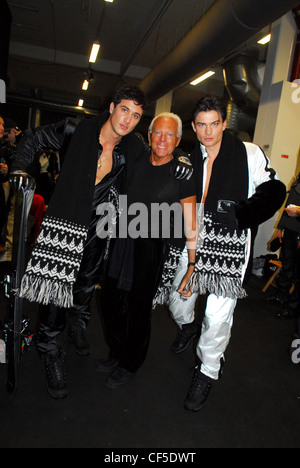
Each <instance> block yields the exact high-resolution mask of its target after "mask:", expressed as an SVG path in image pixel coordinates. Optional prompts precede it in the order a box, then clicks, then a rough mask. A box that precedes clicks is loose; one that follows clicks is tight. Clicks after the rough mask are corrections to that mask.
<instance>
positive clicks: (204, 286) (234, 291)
mask: <svg viewBox="0 0 300 468" xmlns="http://www.w3.org/2000/svg"><path fill="white" fill-rule="evenodd" d="M189 288H191V291H192V293H198V294H200V295H204V294H206V293H209V294H214V295H215V296H217V297H228V298H230V299H245V298H246V297H247V293H246V291H245V289H244V288H243V286H242V281H241V280H240V279H238V278H230V277H226V276H221V275H218V274H215V273H199V272H196V273H194V274H193V276H192V277H191V279H190V281H189V283H188V284H187V289H189Z"/></svg>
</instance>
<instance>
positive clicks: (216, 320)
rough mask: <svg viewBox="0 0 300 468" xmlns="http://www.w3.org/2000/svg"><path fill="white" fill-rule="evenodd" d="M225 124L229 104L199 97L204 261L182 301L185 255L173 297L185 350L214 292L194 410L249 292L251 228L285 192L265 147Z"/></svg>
mask: <svg viewBox="0 0 300 468" xmlns="http://www.w3.org/2000/svg"><path fill="white" fill-rule="evenodd" d="M226 125H227V122H226V109H225V108H224V106H223V105H222V102H220V101H219V100H218V99H216V98H214V97H209V96H208V97H205V98H203V99H201V100H200V101H199V102H198V103H197V105H196V106H195V109H194V112H193V121H192V127H193V130H194V132H195V133H196V136H197V140H198V141H197V143H196V146H195V149H194V152H193V154H192V156H191V161H192V164H193V167H194V174H195V181H196V191H197V202H198V203H199V204H200V205H199V206H200V209H199V226H200V234H199V245H198V249H197V262H196V267H195V273H194V279H193V283H192V287H191V290H192V292H188V293H187V295H186V297H185V300H184V301H183V300H182V298H181V296H180V294H179V293H178V292H177V289H178V285H179V284H180V282H181V279H182V276H183V274H184V272H185V269H186V265H187V261H188V260H187V256H186V253H185V252H184V253H183V256H182V258H181V261H180V264H179V266H178V269H177V273H176V278H175V280H174V284H173V292H172V294H171V298H170V302H169V304H170V306H169V307H170V310H171V313H172V315H173V317H174V319H175V321H176V323H177V325H178V326H179V329H180V330H179V335H178V338H177V340H176V342H175V343H174V345H173V352H175V353H180V352H182V351H183V350H184V349H186V348H187V346H188V344H189V343H190V341H191V340H192V339H193V338H194V337H195V336H196V335H197V333H198V327H197V326H196V324H195V321H194V308H195V302H196V299H197V297H198V295H199V294H208V299H207V305H206V311H205V317H204V320H203V324H202V330H201V336H200V340H199V342H198V345H197V357H198V364H197V366H196V368H195V373H194V378H193V381H192V384H191V386H190V389H189V392H188V394H187V397H186V400H185V403H184V406H185V408H186V409H188V410H191V411H198V410H200V409H201V408H202V407H203V405H204V404H205V402H206V400H207V398H208V395H209V392H210V388H211V385H212V382H213V381H214V380H218V378H219V375H220V373H221V370H222V361H223V359H224V353H225V350H226V348H227V346H228V343H229V340H230V336H231V328H232V325H233V314H234V310H235V307H236V304H237V300H238V299H239V298H244V297H245V296H246V292H245V290H244V289H243V279H244V275H245V271H246V267H247V263H248V260H249V254H250V243H251V234H250V228H251V227H252V226H258V225H259V224H260V223H262V222H264V221H266V220H267V219H269V218H270V217H272V216H273V215H274V214H275V213H276V211H277V210H278V209H279V208H280V207H281V205H282V203H283V202H284V199H285V195H286V189H285V186H284V184H282V183H281V182H280V181H279V180H277V176H276V173H275V171H273V170H272V169H271V168H270V167H269V161H268V159H267V157H266V156H265V155H264V153H263V151H262V150H261V149H260V148H259V147H258V146H256V145H254V144H252V143H243V142H241V141H240V140H239V139H238V138H236V137H234V136H233V135H231V134H230V133H229V132H228V131H226Z"/></svg>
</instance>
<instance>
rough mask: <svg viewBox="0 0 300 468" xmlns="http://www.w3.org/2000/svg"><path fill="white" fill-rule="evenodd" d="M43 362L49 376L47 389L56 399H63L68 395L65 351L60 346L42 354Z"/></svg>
mask: <svg viewBox="0 0 300 468" xmlns="http://www.w3.org/2000/svg"><path fill="white" fill-rule="evenodd" d="M42 362H43V364H44V366H45V370H46V376H47V389H48V392H49V394H50V396H52V398H55V399H56V400H61V399H63V398H65V397H66V396H67V395H68V389H67V383H66V371H65V353H64V352H63V350H62V349H61V348H60V349H58V350H55V351H50V352H48V353H45V354H42Z"/></svg>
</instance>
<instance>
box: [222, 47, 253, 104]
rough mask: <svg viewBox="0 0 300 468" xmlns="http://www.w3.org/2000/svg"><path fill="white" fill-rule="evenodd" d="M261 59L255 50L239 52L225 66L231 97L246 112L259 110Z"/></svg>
mask: <svg viewBox="0 0 300 468" xmlns="http://www.w3.org/2000/svg"><path fill="white" fill-rule="evenodd" d="M258 66H259V60H258V57H257V56H256V55H255V52H253V53H251V51H250V50H249V51H248V53H247V54H239V55H237V56H236V57H233V58H232V59H231V60H229V61H228V62H226V63H225V65H224V68H223V75H224V82H225V87H226V89H227V91H228V94H229V97H230V99H231V100H232V101H234V102H235V103H236V104H237V105H238V107H239V108H240V109H243V110H244V111H245V112H247V113H249V112H253V111H254V112H257V108H258V105H259V100H260V95H261V90H262V79H261V77H260V76H259V72H258Z"/></svg>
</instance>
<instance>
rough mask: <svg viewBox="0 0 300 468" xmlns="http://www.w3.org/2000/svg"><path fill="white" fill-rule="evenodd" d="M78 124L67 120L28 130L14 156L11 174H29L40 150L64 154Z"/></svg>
mask: <svg viewBox="0 0 300 468" xmlns="http://www.w3.org/2000/svg"><path fill="white" fill-rule="evenodd" d="M77 124H78V121H76V120H73V119H70V118H67V119H64V120H61V121H59V122H56V123H54V124H50V125H46V126H43V127H38V128H36V129H29V130H26V131H25V132H24V136H23V137H22V139H21V141H20V143H19V145H18V147H17V149H16V151H15V152H14V153H13V155H12V166H11V172H15V171H22V172H27V171H28V168H29V167H30V166H31V164H32V163H33V161H34V157H35V155H36V154H37V152H38V151H40V150H44V149H52V150H54V151H60V152H62V154H64V153H65V152H66V149H67V147H68V145H69V143H70V140H71V138H72V135H73V133H74V131H75V129H76V127H77Z"/></svg>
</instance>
